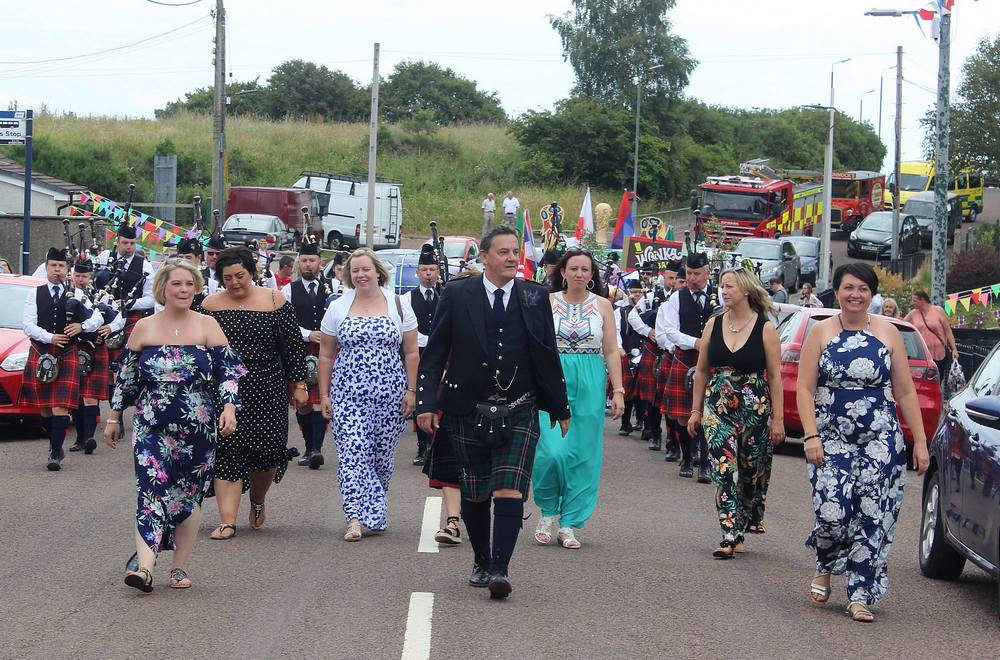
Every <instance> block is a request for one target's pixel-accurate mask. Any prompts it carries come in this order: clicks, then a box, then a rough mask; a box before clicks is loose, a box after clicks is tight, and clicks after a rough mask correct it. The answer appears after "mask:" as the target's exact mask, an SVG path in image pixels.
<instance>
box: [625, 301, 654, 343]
mask: <svg viewBox="0 0 1000 660" xmlns="http://www.w3.org/2000/svg"><path fill="white" fill-rule="evenodd" d="M628 324H629V325H630V326H632V329H633V330H635V331H636V332H638V333H639V334H640V335H642V336H643V337H644V338H645V339H649V331H650V330H651V328H650V327H649V326H648V325H646V324H645V323H643V320H642V318H641V317H640V316H639V308H638V306H636V307H633V308H632V311H631V312H629V313H628Z"/></svg>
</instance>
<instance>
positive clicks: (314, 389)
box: [288, 341, 320, 408]
mask: <svg viewBox="0 0 1000 660" xmlns="http://www.w3.org/2000/svg"><path fill="white" fill-rule="evenodd" d="M306 355H307V356H309V355H312V356H314V357H319V344H316V343H313V342H311V341H307V342H306ZM306 387H308V388H309V401H308V404H309V405H310V406H318V405H319V400H320V394H319V381H318V380H317V382H315V383H312V384H309V383H306ZM293 394H295V386H294V385H293V384H291V383H289V385H288V405H290V406H291V407H292V408H294V407H295V400H294V399H293V398H292V395H293Z"/></svg>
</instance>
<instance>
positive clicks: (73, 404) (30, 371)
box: [21, 341, 80, 410]
mask: <svg viewBox="0 0 1000 660" xmlns="http://www.w3.org/2000/svg"><path fill="white" fill-rule="evenodd" d="M49 350H53V351H54V352H53V353H52V355H55V356H56V358H57V359H58V362H59V375H58V376H57V377H56V379H55V380H54V381H52V382H51V383H42V382H39V380H38V379H37V378H36V377H35V370H36V369H38V360H39V358H41V357H42V355H43V354H45V353H46V352H48V351H49ZM21 398H22V399H23V400H24V402H25V403H26V404H27V405H29V406H37V407H39V408H66V409H69V410H76V409H77V407H78V406H79V405H80V358H79V356H78V354H77V346H76V342H71V343H70V344H68V345H67V346H66V347H65V348H62V349H60V348H56V347H55V346H52V345H50V344H40V343H38V342H34V341H33V342H31V348H30V349H29V350H28V362H27V364H25V365H24V376H23V378H22V381H21Z"/></svg>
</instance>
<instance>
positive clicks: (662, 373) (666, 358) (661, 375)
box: [653, 352, 674, 413]
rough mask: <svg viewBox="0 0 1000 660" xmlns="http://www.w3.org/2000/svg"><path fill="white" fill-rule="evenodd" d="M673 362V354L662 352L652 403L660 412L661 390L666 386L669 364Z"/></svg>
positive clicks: (661, 405)
mask: <svg viewBox="0 0 1000 660" xmlns="http://www.w3.org/2000/svg"><path fill="white" fill-rule="evenodd" d="M673 363H674V356H673V355H672V354H670V353H667V352H664V353H663V355H662V356H661V357H660V367H659V369H657V370H656V397H655V398H654V399H653V405H654V406H656V408H657V410H660V412H661V413H662V412H663V410H662V408H663V390H664V389H665V388H666V387H667V380H668V379H669V378H670V365H672V364H673Z"/></svg>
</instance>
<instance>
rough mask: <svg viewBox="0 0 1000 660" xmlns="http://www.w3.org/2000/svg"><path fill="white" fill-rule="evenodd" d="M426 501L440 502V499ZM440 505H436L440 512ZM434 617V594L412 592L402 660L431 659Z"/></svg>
mask: <svg viewBox="0 0 1000 660" xmlns="http://www.w3.org/2000/svg"><path fill="white" fill-rule="evenodd" d="M427 499H429V500H430V499H436V500H440V499H441V498H440V497H434V498H430V497H428V498H427ZM440 508H441V504H440V502H439V503H438V509H439V510H440ZM433 615H434V594H432V593H429V592H426V591H414V592H413V593H412V594H410V611H409V613H408V614H407V615H406V634H405V636H404V637H403V655H402V660H427V658H430V657H431V617H432V616H433Z"/></svg>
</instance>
